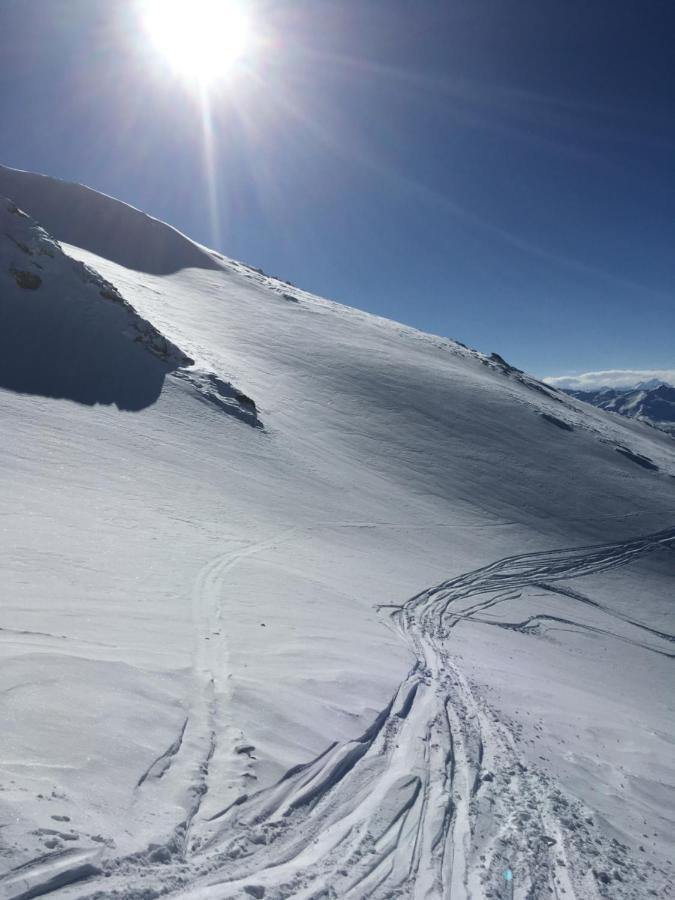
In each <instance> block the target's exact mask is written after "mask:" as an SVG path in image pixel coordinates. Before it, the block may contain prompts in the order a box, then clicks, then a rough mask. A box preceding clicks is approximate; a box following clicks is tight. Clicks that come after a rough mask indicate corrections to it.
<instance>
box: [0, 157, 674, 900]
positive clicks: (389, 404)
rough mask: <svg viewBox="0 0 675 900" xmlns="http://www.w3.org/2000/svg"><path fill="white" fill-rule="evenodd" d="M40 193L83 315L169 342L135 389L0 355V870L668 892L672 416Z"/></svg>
mask: <svg viewBox="0 0 675 900" xmlns="http://www.w3.org/2000/svg"><path fill="white" fill-rule="evenodd" d="M8 173H9V174H8ZM3 176H4V180H3V181H2V184H1V185H0V187H1V188H2V190H4V191H5V192H6V193H7V194H8V195H9V196H10V197H12V199H14V200H15V202H17V203H19V205H20V201H19V200H17V198H16V197H14V196H13V193H12V190H11V188H12V178H14V177H17V178H18V176H15V175H13V174H12V173H11V171H9V170H5V171H4V173H3ZM31 179H36V180H35V181H31ZM17 183H18V185H19V186H18V188H17V190H16V191H15V193H18V190H19V189H23V187H24V185H25V184H27V183H28V184H29V185H30V191H28V193H27V194H26V195H25V196H27V197H28V198H29V199H30V194H31V192H35V193H39V185H40V184H42V182H41V181H39V180H37V177H36V176H27V175H26V176H24V175H21V178H20V180H19V181H18V182H17ZM63 190H66V187H64V188H63ZM78 196H79V195H78ZM86 196H87V197H89V196H90V194H89V193H87V194H86ZM92 196H93V197H94V198H96V196H97V195H92ZM83 202H84V201H83ZM95 202H96V203H99V202H101V203H102V202H103V201H99V200H97V199H95ZM106 202H107V198H106ZM111 202H112V201H111ZM26 206H27V209H26V211H27V212H28V213H29V214H31V215H36V216H37V218H38V219H39V215H37V214H36V213H35V212H34V210H33V209H31V208H30V205H28V204H27V205H26ZM121 209H127V208H126V207H121ZM53 215H54V218H53V220H52V221H51V222H50V225H49V230H50V231H51V233H52V235H53V238H55V239H58V240H62V241H65V242H66V243H65V244H64V249H65V250H66V252H67V253H69V254H70V255H71V256H72V257H75V258H77V259H78V260H80V261H82V262H84V263H85V264H86V265H87V266H88V267H89V269H91V270H93V271H96V272H97V273H99V275H100V278H102V279H104V280H105V283H109V284H111V285H114V288H115V291H116V292H118V293H119V295H120V297H121V298H123V303H124V304H125V305H124V306H119V304H118V305H114V304H112V302H111V301H107V300H106V298H103V297H100V296H99V293H98V290H97V289H96V287H95V286H93V285H92V286H90V287H91V291H90V294H87V295H86V298H85V296H84V295H80V294H78V295H77V298H78V299H77V302H78V303H82V304H84V303H89V304H90V305H91V309H92V318H93V319H94V320H95V321H96V322H99V320H100V318H99V317H100V316H104V315H105V313H104V312H97V313H94V312H93V310H94V309H96V310H97V311H98V310H99V309H100V310H107V309H108V307H107V306H106V303H109V304H110V305H111V306H113V305H114V306H115V308H116V309H117V308H118V306H119V308H120V309H123V310H125V315H127V314H131V313H127V312H126V311H127V310H130V311H131V312H132V313H133V315H134V316H137V317H138V318H142V319H143V320H146V321H148V322H151V323H152V326H153V328H154V329H156V331H157V333H158V334H160V335H162V337H163V338H165V339H166V340H167V341H168V342H169V343H170V344H171V345H172V346H175V347H177V348H178V347H179V348H180V351H179V352H180V353H182V354H184V355H186V356H188V357H189V358H190V359H192V360H195V365H193V366H189V365H184V364H181V365H179V366H178V367H177V368H175V369H174V370H173V371H164V372H163V382H162V386H161V392H158V396H157V397H156V400H155V402H153V403H151V404H149V405H147V404H143V408H142V409H139V410H138V411H136V412H130V411H128V410H124V409H122V410H120V409H118V408H117V407H116V406H114V405H102V402H101V401H99V402H98V403H96V404H95V405H84V404H83V403H73V402H72V399H71V400H69V399H54V398H53V396H51V397H45V396H41V394H43V393H47V392H46V391H34V390H33V391H29V392H24V393H18V392H17V388H16V387H14V386H13V385H12V384H10V383H5V384H4V385H3V388H4V389H2V390H0V408H1V409H2V415H3V424H4V435H5V439H4V441H3V443H2V445H1V450H0V453H1V457H0V463H1V469H0V471H2V477H3V480H2V485H1V488H2V496H3V499H4V504H3V512H4V516H3V520H2V522H3V534H4V540H3V544H2V554H3V558H2V569H3V592H4V597H3V600H4V602H3V607H2V612H1V613H0V652H1V653H2V665H3V670H4V674H3V682H2V693H1V694H0V715H1V716H2V730H1V734H0V783H1V785H2V788H3V790H2V792H0V823H1V824H3V825H5V827H4V828H2V829H0V853H1V854H2V860H3V863H4V869H5V872H6V873H7V874H6V876H5V880H4V883H3V882H0V883H2V884H3V887H4V890H5V893H6V894H7V896H8V897H12V898H18V897H29V896H39V895H40V894H42V893H45V892H47V891H48V890H50V891H51V890H52V889H53V890H54V891H55V892H56V893H55V894H54V896H58V897H94V896H98V897H105V896H117V897H150V896H153V893H152V892H153V891H157V892H162V891H164V892H169V893H172V894H177V895H178V894H179V895H181V896H186V897H218V898H220V897H247V896H253V897H265V898H281V897H298V898H300V897H306V898H309V897H320V896H323V897H339V898H342V897H352V898H361V897H370V896H372V897H381V898H385V897H386V898H391V897H426V898H443V897H452V898H453V900H456V898H462V897H473V898H481V897H487V896H492V897H500V896H506V893H505V891H506V887H505V882H504V881H503V879H502V877H501V872H502V869H503V868H505V867H506V866H510V867H511V868H512V870H513V872H514V876H515V879H514V886H515V887H514V896H516V897H518V898H524V897H526V896H530V897H536V898H539V897H542V898H544V897H549V896H550V897H555V896H557V897H562V896H565V897H576V898H577V900H586V898H593V897H612V898H617V897H618V898H628V897H631V898H638V897H644V896H650V891H651V892H652V895H653V896H658V897H661V896H667V891H668V890H669V889H670V887H669V886H670V885H672V870H671V868H670V864H669V862H668V850H669V843H670V837H671V835H672V829H673V791H674V788H673V786H674V783H675V772H674V761H673V758H672V744H673V713H672V706H671V686H672V665H673V659H672V657H673V652H675V648H674V647H673V634H672V633H673V627H672V585H673V574H675V555H674V554H673V547H675V540H674V537H675V532H673V528H674V526H675V478H674V477H673V476H675V452H674V450H673V444H672V440H671V439H670V438H669V437H667V436H665V435H661V434H659V433H657V432H655V431H654V430H653V429H649V428H647V427H645V426H643V425H640V424H639V423H636V422H631V421H629V420H626V421H623V420H620V419H618V418H616V417H610V416H608V415H607V414H606V413H604V412H603V411H601V410H596V409H593V408H591V407H588V406H587V405H586V404H583V403H580V402H578V401H576V400H574V399H573V398H569V397H566V396H565V395H564V394H561V393H559V392H558V391H556V390H554V389H552V388H551V387H548V386H546V385H543V384H541V383H540V382H537V381H536V380H535V379H531V378H529V377H528V376H526V375H524V374H523V373H520V372H518V371H517V370H515V369H513V368H512V367H511V366H509V365H508V363H506V362H504V360H502V359H501V357H499V356H498V355H496V354H493V356H491V357H486V356H483V355H482V354H479V353H476V352H474V351H471V350H468V349H466V348H464V347H462V346H461V345H459V344H456V343H454V342H452V341H449V340H446V339H444V338H438V337H434V336H431V335H424V334H421V333H419V332H416V331H414V330H413V329H410V328H406V327H404V326H401V325H398V324H396V323H393V322H389V321H387V320H384V319H378V318H375V317H372V316H368V315H366V314H364V313H361V312H358V311H356V310H352V309H349V308H346V307H343V306H339V305H337V304H333V303H330V302H329V301H326V300H322V299H320V298H316V297H313V296H311V295H309V294H306V293H305V292H303V291H301V290H299V289H297V288H293V287H289V286H288V285H285V284H283V283H281V282H277V281H275V280H274V279H270V278H268V277H267V276H265V275H264V274H262V273H260V272H257V271H255V270H252V269H250V268H248V267H246V266H243V265H241V264H239V263H236V262H234V261H231V260H227V259H223V258H219V257H218V256H217V255H216V254H208V255H207V252H206V251H203V250H201V248H196V247H195V248H194V252H195V253H199V254H202V255H204V256H207V258H208V259H209V260H210V261H211V262H209V264H208V265H200V263H198V262H193V263H190V262H188V263H185V262H184V261H183V260H182V259H179V258H178V257H177V258H176V264H175V266H172V267H171V272H170V273H169V272H168V270H167V269H163V270H162V272H163V274H159V273H157V272H156V271H155V272H154V273H153V272H152V270H153V266H152V265H149V264H144V263H143V260H142V259H139V260H137V264H136V267H135V269H134V268H130V267H124V266H122V265H121V264H120V253H119V252H118V251H119V247H118V246H117V244H116V234H117V232H113V233H109V234H108V235H107V237H106V240H108V241H109V242H110V243H109V246H108V247H107V248H105V247H103V246H97V247H96V249H97V250H98V254H99V255H97V256H94V255H93V253H92V252H91V250H92V247H91V246H90V245H88V244H87V242H84V241H82V242H81V243H80V244H79V245H78V242H77V241H73V239H72V238H71V239H70V245H69V240H68V239H69V236H70V235H72V230H71V231H69V228H71V226H72V223H71V222H70V213H69V209H68V207H67V206H66V205H65V204H64V206H63V208H62V209H61V210H60V211H59V210H58V209H57V208H55V211H54V213H53ZM92 215H93V214H92ZM124 215H126V214H125V213H123V212H120V216H122V219H121V223H122V224H121V226H120V227H122V228H123V226H124V224H125V220H124V218H123V216H124ZM136 215H137V214H136V213H135V211H130V212H129V216H130V217H132V219H133V223H134V227H136V226H138V229H139V230H138V231H137V240H138V254H139V256H140V255H141V249H142V247H143V234H144V232H143V227H142V224H139V220H137V219H136V218H135V216H136ZM61 220H62V221H61ZM30 227H31V228H32V227H33V226H30ZM165 227H166V226H162V225H161V224H157V225H156V226H155V225H153V226H152V229H151V230H150V232H149V236H148V242H149V243H152V241H155V240H159V242H160V243H161V241H163V240H164V238H163V237H162V236H160V238H157V235H158V234H159V232H160V231H161V229H163V228H165ZM150 235H151V236H152V237H150ZM41 239H43V240H48V238H47V237H44V238H41ZM101 240H103V238H102V239H101ZM191 246H194V245H191ZM15 250H16V248H15ZM12 252H14V251H12ZM17 252H18V253H21V251H20V250H18V251H17ZM3 259H4V257H3ZM12 259H15V257H12ZM12 265H14V266H15V263H12ZM61 265H63V266H64V267H65V261H63V262H61V261H60V257H59V266H61ZM15 267H16V266H15ZM154 268H157V267H154ZM64 271H65V269H64ZM69 271H70V270H69ZM73 271H74V270H73ZM83 271H88V270H83ZM0 277H3V278H5V279H6V281H3V285H5V283H7V284H10V285H13V287H12V291H15V292H16V296H15V294H12V295H11V297H12V302H19V301H18V300H17V299H16V298H17V297H19V299H21V298H24V297H25V298H32V297H33V296H35V297H38V295H40V293H41V292H42V291H43V290H50V288H49V283H50V282H49V279H48V278H47V277H45V279H44V283H43V284H42V285H41V286H40V287H39V288H37V289H34V290H31V289H29V288H21V287H19V286H18V285H17V284H16V282H15V276H14V275H12V274H11V273H6V274H2V276H0ZM60 277H61V276H60ZM62 277H63V278H64V279H65V274H64V275H63V276H62ZM68 277H69V278H70V276H68ZM13 279H14V280H13ZM101 283H104V282H101ZM63 284H64V285H66V284H70V282H67V283H66V281H65V280H64V282H63ZM80 288H81V285H79V283H78V290H80ZM89 289H90V288H89V287H87V290H89ZM45 296H47V295H45ZM49 296H50V297H51V300H50V302H52V301H53V305H54V307H55V308H56V309H61V308H63V309H64V310H68V309H70V306H69V303H70V302H71V300H70V299H69V298H70V297H71V294H70V292H69V290H66V288H65V287H64V288H59V290H58V291H55V293H54V294H53V295H49ZM73 296H74V294H73ZM1 301H2V304H3V314H5V312H4V311H5V309H6V308H9V309H10V313H11V309H12V307H8V306H7V303H6V294H5V292H4V288H3V293H2V297H1ZM26 302H27V300H26ZM96 304H99V305H98V306H97V305H96ZM79 308H80V307H78V309H79ZM10 319H11V315H10ZM78 321H79V317H78ZM100 321H102V319H101V320H100ZM106 328H107V326H106ZM113 330H114V329H113ZM16 333H17V334H19V333H20V332H19V330H17V332H16ZM23 346H24V348H25V352H26V354H27V355H28V356H29V357H30V358H31V359H35V357H36V354H35V352H34V350H33V349H32V345H31V344H30V343H25V342H24V345H23ZM131 346H132V347H133V348H134V350H135V351H136V350H137V351H138V352H139V353H141V354H144V356H143V358H144V359H145V357H147V358H148V359H150V360H152V361H153V363H154V362H156V357H155V356H153V354H151V353H148V351H147V349H146V348H143V347H138V348H137V347H135V346H134V344H133V342H131ZM86 352H87V351H86V342H85V341H83V340H79V339H78V340H77V341H76V342H75V343H74V345H73V356H74V357H75V361H77V360H78V359H80V356H79V354H80V353H83V354H85V356H86ZM82 358H83V359H84V358H85V357H84V356H83V357H82ZM74 364H75V363H74ZM78 365H79V363H78ZM210 392H211V394H213V393H214V392H215V394H217V396H218V397H220V398H221V400H222V401H223V402H222V403H221V402H215V399H217V397H214V396H212V395H210ZM62 396H63V397H64V398H65V397H67V396H68V395H66V394H62ZM74 399H78V398H74ZM200 401H205V402H200ZM104 402H109V401H104ZM223 403H224V406H223ZM233 408H236V410H237V411H238V412H239V415H230V414H228V413H229V412H231V411H232V409H233ZM247 416H248V418H247ZM252 424H253V425H256V426H257V427H250V426H251V425H252ZM617 451H618V452H617ZM638 460H647V461H648V462H649V463H650V466H651V467H645V466H644V465H643V464H641V463H639V464H638V463H637V461H638ZM75 848H76V849H77V852H73V850H74V849H75ZM20 866H21V867H22V868H17V867H20ZM563 891H564V894H563Z"/></svg>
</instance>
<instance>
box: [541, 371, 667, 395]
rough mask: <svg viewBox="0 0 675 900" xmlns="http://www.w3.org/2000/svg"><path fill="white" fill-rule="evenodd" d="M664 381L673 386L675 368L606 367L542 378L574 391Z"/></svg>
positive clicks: (633, 385)
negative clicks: (601, 370)
mask: <svg viewBox="0 0 675 900" xmlns="http://www.w3.org/2000/svg"><path fill="white" fill-rule="evenodd" d="M652 379H657V380H658V381H665V382H667V383H668V384H672V385H673V386H674V387H675V369H607V370H606V371H605V372H583V373H581V374H580V375H549V376H547V377H546V378H544V379H543V380H544V381H545V382H546V384H550V385H551V387H556V388H563V389H564V390H574V391H593V390H597V389H598V388H603V387H613V388H630V387H635V385H636V384H639V383H640V382H641V381H651V380H652Z"/></svg>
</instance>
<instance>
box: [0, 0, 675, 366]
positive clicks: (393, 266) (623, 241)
mask: <svg viewBox="0 0 675 900" xmlns="http://www.w3.org/2000/svg"><path fill="white" fill-rule="evenodd" d="M248 6H249V8H250V14H251V17H252V19H253V20H254V21H253V26H252V27H253V30H254V42H253V45H252V46H251V47H250V52H249V53H248V55H247V57H246V58H245V59H242V61H241V64H240V65H239V66H238V67H237V71H236V72H235V73H234V74H233V77H231V78H228V80H227V81H226V82H224V83H221V84H219V85H215V86H211V89H210V92H209V101H208V102H209V111H208V117H209V120H210V121H209V122H208V124H207V126H206V127H207V130H208V133H209V134H208V140H209V141H210V148H209V149H206V150H205V146H204V138H205V134H204V129H205V122H204V109H203V104H202V102H201V101H200V98H199V97H198V95H197V94H196V92H195V91H194V90H193V89H192V85H190V84H189V83H188V82H189V79H188V80H187V81H186V79H185V77H184V74H185V73H184V72H181V71H177V70H176V67H175V66H173V65H172V64H171V61H170V60H169V59H167V58H166V57H165V56H162V54H161V53H148V52H147V46H146V44H147V41H146V36H145V35H144V34H143V29H142V27H141V28H139V21H138V20H139V15H138V3H137V2H135V0H119V2H115V3H110V2H108V0H3V2H2V4H1V5H0V7H1V15H2V28H1V29H0V78H1V81H2V85H3V90H2V93H1V94H0V115H1V116H2V122H3V123H4V127H3V129H2V132H1V134H0V162H2V163H4V164H5V165H9V166H13V167H18V168H26V169H30V170H32V171H36V172H42V173H45V174H48V175H52V176H55V177H58V178H64V179H67V180H72V181H78V182H82V183H84V184H87V185H89V186H90V187H93V188H95V189H97V190H100V191H103V192H104V193H109V194H111V195H113V196H115V197H118V198H120V199H123V200H125V201H127V202H129V203H131V204H132V205H134V206H137V207H139V208H141V209H143V210H146V211H147V212H149V213H150V214H152V215H155V216H157V217H159V218H161V219H164V220H166V221H168V222H170V223H171V224H173V225H174V226H175V227H177V228H179V229H180V230H181V231H183V232H185V233H186V234H187V235H188V236H190V237H191V238H193V239H195V240H197V241H199V242H201V243H204V244H207V245H208V246H211V247H214V248H215V249H218V250H221V251H222V252H224V253H226V254H227V255H229V256H232V257H234V258H237V259H243V260H245V261H247V262H249V263H251V264H252V265H256V266H260V267H262V268H263V269H264V270H265V271H267V272H271V273H274V274H278V275H279V276H280V277H282V278H284V279H289V280H291V281H293V282H294V283H297V284H299V285H300V286H302V287H303V288H305V289H307V290H313V291H315V292H317V293H320V294H322V295H324V296H328V297H331V298H333V299H335V300H338V301H340V302H343V303H347V304H349V305H353V306H357V307H359V308H361V309H365V310H368V311H370V312H375V313H378V314H380V315H385V316H388V317H391V318H395V319H398V320H400V321H403V322H407V323H409V324H412V325H414V326H416V327H418V328H421V329H423V330H426V331H431V332H434V333H438V334H442V335H446V336H448V337H452V338H456V339H458V340H462V341H464V342H465V343H468V344H469V345H471V346H476V347H477V348H478V349H481V350H483V351H487V352H490V351H492V350H495V349H497V348H498V347H499V348H500V351H501V352H502V353H503V354H504V355H505V356H506V358H507V359H509V361H511V362H513V364H514V365H517V366H519V367H520V368H524V369H526V370H528V371H531V372H533V373H534V374H536V375H538V376H539V377H544V376H557V375H567V374H570V373H581V372H588V371H599V370H600V371H607V370H624V369H629V370H638V371H641V370H653V371H664V370H668V371H670V372H671V373H672V372H673V370H674V369H675V360H674V358H673V354H674V346H673V343H674V342H673V334H674V333H675V302H674V296H675V253H673V246H674V244H675V174H674V172H675V167H674V166H673V160H674V158H675V117H673V109H674V108H675V62H674V61H673V50H672V48H673V46H674V45H675V7H673V5H672V3H670V2H667V0H664V2H658V0H651V2H649V3H646V4H645V3H640V2H624V0H618V2H609V0H603V2H595V3H590V4H589V3H586V2H578V0H571V2H565V3H561V2H559V0H511V2H495V0H478V2H458V3H436V2H425V3H418V2H412V0H391V2H387V3H381V2H379V0H358V2H356V0H353V2H352V0H347V2H342V0H340V2H338V0H311V2H308V0H280V2H270V0H251V2H250V3H249V4H248ZM205 153H206V158H205ZM205 165H206V169H205ZM608 379H609V382H610V383H611V381H612V378H611V377H610V376H608Z"/></svg>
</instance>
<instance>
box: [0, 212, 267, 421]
mask: <svg viewBox="0 0 675 900" xmlns="http://www.w3.org/2000/svg"><path fill="white" fill-rule="evenodd" d="M0 285H1V287H2V299H1V302H0V388H9V389H10V390H13V391H17V392H19V393H29V394H40V395H43V396H46V397H53V398H65V399H69V400H75V401H77V402H79V403H85V404H88V405H93V404H96V403H101V404H115V405H116V406H117V407H118V408H119V409H124V410H133V411H137V410H140V409H143V408H145V407H146V406H148V405H150V404H151V403H154V402H155V401H156V400H157V398H158V397H159V395H160V393H161V391H162V387H163V384H164V379H165V377H166V376H168V375H171V374H173V375H174V376H175V377H178V378H180V379H181V380H182V381H185V382H187V383H188V384H189V385H190V386H191V387H193V388H194V389H196V390H197V391H198V392H199V394H200V395H201V396H202V397H204V398H205V399H207V400H209V401H210V402H212V403H215V404H217V405H218V406H219V407H220V408H222V409H224V410H225V411H227V412H230V413H233V414H235V415H238V416H239V417H240V418H242V419H245V420H247V421H249V422H251V423H252V424H259V423H258V421H257V415H256V409H255V404H254V403H253V401H251V400H250V399H249V398H248V397H246V396H245V395H244V394H242V393H241V392H240V391H237V390H236V388H234V387H233V386H232V385H230V384H228V383H227V382H225V381H224V380H223V379H221V378H218V376H216V375H215V374H214V373H211V372H206V371H202V370H198V369H196V368H195V367H194V361H193V360H192V359H191V358H190V357H189V356H187V354H185V353H183V351H182V350H180V349H179V348H178V347H177V346H176V345H175V344H174V343H172V342H171V341H170V340H168V339H167V338H166V337H165V336H164V335H163V334H161V333H160V331H158V329H157V328H155V327H154V325H152V324H151V323H150V322H149V321H147V319H144V318H142V317H141V316H140V315H139V314H138V313H137V312H136V310H135V309H134V308H133V307H132V306H131V305H130V304H129V303H128V302H127V301H126V300H125V299H124V297H123V296H122V295H121V294H120V292H119V291H118V290H117V288H116V287H114V285H112V284H111V283H110V282H109V281H106V280H105V279H104V278H103V277H102V276H101V275H100V274H98V273H97V272H95V271H94V270H93V269H92V268H91V267H90V266H87V265H85V264H84V263H82V262H80V261H77V260H74V259H72V258H71V257H69V256H66V254H65V253H64V252H63V250H62V248H61V245H60V244H59V242H58V241H56V240H55V239H54V238H53V237H52V236H51V235H49V234H48V233H47V232H46V231H45V230H44V228H42V226H41V225H39V224H38V223H37V222H35V221H34V220H33V219H32V218H31V217H30V216H29V215H28V214H27V213H25V212H23V211H22V210H21V209H20V208H19V207H18V206H17V205H16V204H15V203H14V201H13V200H8V199H2V198H0Z"/></svg>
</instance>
